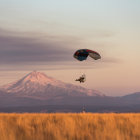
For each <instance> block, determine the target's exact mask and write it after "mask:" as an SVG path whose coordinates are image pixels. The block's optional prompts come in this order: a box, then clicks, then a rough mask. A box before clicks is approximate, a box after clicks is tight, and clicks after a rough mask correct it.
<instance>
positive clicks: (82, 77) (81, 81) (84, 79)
mask: <svg viewBox="0 0 140 140" xmlns="http://www.w3.org/2000/svg"><path fill="white" fill-rule="evenodd" d="M75 81H79V82H80V83H84V82H85V81H86V76H85V74H83V75H82V76H80V77H79V78H78V79H76V80H75Z"/></svg>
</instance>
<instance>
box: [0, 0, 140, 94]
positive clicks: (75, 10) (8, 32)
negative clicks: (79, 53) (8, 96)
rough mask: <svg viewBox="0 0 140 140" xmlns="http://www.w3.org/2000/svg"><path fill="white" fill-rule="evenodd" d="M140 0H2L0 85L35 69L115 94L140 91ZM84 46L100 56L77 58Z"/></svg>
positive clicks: (0, 6)
mask: <svg viewBox="0 0 140 140" xmlns="http://www.w3.org/2000/svg"><path fill="white" fill-rule="evenodd" d="M139 7H140V1H139V0H135V1H132V0H123V1H122V0H114V1H112V0H108V1H104V0H100V1H98V0H94V1H92V0H86V1H85V0H71V1H69V0H59V1H58V0H53V1H44V0H39V1H34V0H30V1H19V0H14V1H11V0H0V85H4V84H7V83H9V82H13V81H15V80H18V79H19V78H21V77H23V76H24V75H25V74H26V73H29V72H31V71H33V70H38V71H42V72H45V73H46V74H47V75H49V76H52V77H54V78H56V79H58V80H61V81H64V82H68V83H72V84H76V85H79V83H76V82H75V79H76V78H78V77H79V76H80V75H81V74H82V73H85V74H86V76H87V81H86V83H84V84H83V85H82V86H83V87H86V88H90V89H91V88H92V89H96V90H100V91H101V92H102V93H104V94H106V95H111V96H118V95H125V94H128V93H134V92H139V91H140V86H139V83H140V73H139V71H140V63H139V60H140V55H139V52H140V47H139V46H140V41H139V36H140V28H139V25H140V18H139V15H140V8H139ZM80 48H89V49H93V50H95V51H98V52H99V53H100V54H101V56H102V59H101V60H100V61H98V62H97V61H96V62H95V61H92V60H91V59H88V61H86V62H83V63H82V62H81V63H80V62H78V61H77V60H75V59H74V58H73V53H74V52H75V51H76V50H77V49H80Z"/></svg>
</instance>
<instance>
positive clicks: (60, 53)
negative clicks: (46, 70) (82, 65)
mask: <svg viewBox="0 0 140 140" xmlns="http://www.w3.org/2000/svg"><path fill="white" fill-rule="evenodd" d="M42 38H46V40H45V41H43V40H41V36H40V37H39V36H38V37H37V36H35V35H34V36H28V35H27V36H25V35H24V34H23V35H21V33H19V34H18V33H16V32H11V31H9V32H8V31H6V30H2V29H1V32H0V63H1V64H9V63H10V64H11V63H26V62H50V61H55V62H56V61H64V60H65V61H69V60H70V57H71V54H72V48H70V47H68V46H69V45H70V42H74V38H69V39H66V38H65V37H64V40H62V39H60V38H57V37H56V36H43V37H42Z"/></svg>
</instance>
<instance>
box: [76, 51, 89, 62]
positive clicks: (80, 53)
mask: <svg viewBox="0 0 140 140" xmlns="http://www.w3.org/2000/svg"><path fill="white" fill-rule="evenodd" d="M88 55H89V53H88V52H87V51H86V49H81V50H77V51H76V52H75V53H74V55H73V56H74V58H76V59H77V60H79V61H83V60H86V59H87V57H88Z"/></svg>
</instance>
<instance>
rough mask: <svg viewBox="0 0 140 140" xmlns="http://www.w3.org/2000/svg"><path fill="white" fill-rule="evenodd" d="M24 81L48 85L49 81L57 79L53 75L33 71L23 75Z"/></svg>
mask: <svg viewBox="0 0 140 140" xmlns="http://www.w3.org/2000/svg"><path fill="white" fill-rule="evenodd" d="M21 80H22V82H23V83H25V82H33V83H39V84H40V85H46V84H48V83H54V82H55V80H54V79H53V78H51V77H48V76H46V75H45V74H44V73H41V72H37V71H33V72H31V73H29V74H28V75H26V76H25V77H23V78H22V79H21Z"/></svg>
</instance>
